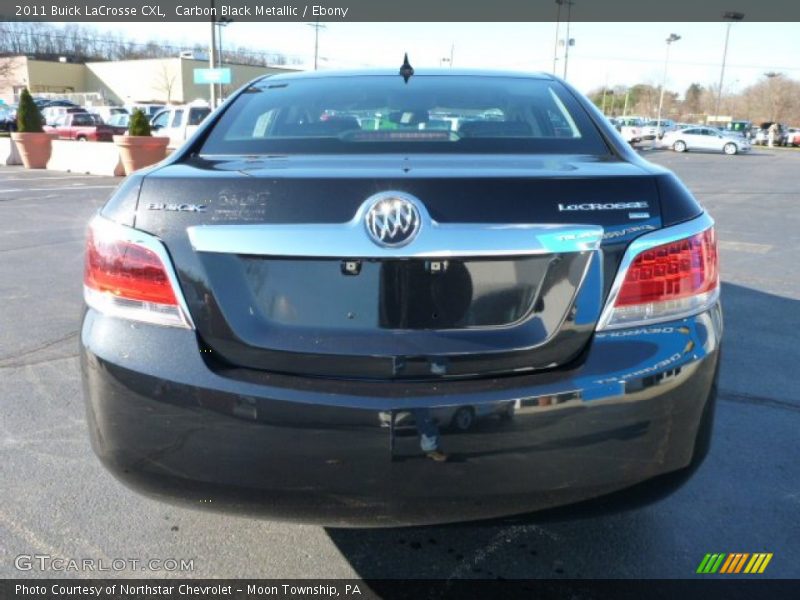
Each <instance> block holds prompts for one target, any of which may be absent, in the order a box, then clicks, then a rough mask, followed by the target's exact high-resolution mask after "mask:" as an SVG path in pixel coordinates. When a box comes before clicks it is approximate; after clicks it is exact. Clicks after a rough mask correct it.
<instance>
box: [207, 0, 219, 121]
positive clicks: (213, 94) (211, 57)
mask: <svg viewBox="0 0 800 600" xmlns="http://www.w3.org/2000/svg"><path fill="white" fill-rule="evenodd" d="M215 12H216V11H215V10H214V0H211V43H210V44H209V46H208V67H209V68H210V69H214V68H216V66H217V61H216V58H215V55H216V53H217V40H216V35H217V19H216V17H215V16H214V14H215ZM209 87H210V88H211V89H210V94H209V96H210V99H211V108H212V110H213V109H214V108H216V107H217V86H216V84H214V83H210V84H209Z"/></svg>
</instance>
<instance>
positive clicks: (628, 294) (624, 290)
mask: <svg viewBox="0 0 800 600" xmlns="http://www.w3.org/2000/svg"><path fill="white" fill-rule="evenodd" d="M718 283H719V271H718V263H717V240H716V237H715V235H714V228H713V227H712V228H710V229H707V230H706V231H704V232H702V233H698V234H697V235H693V236H691V237H688V238H685V239H682V240H678V241H676V242H672V243H669V244H663V245H661V246H656V247H655V248H651V249H649V250H645V251H644V252H641V253H640V254H639V255H637V256H636V258H635V259H634V260H633V262H632V263H631V265H630V267H629V268H628V272H627V274H626V276H625V281H624V282H623V284H622V287H621V288H620V291H619V295H618V296H617V299H616V302H615V303H614V306H631V305H635V304H647V303H653V302H666V301H669V300H680V299H681V298H688V297H690V296H695V295H698V294H704V293H706V292H710V291H712V290H714V289H715V288H716V287H717V285H718Z"/></svg>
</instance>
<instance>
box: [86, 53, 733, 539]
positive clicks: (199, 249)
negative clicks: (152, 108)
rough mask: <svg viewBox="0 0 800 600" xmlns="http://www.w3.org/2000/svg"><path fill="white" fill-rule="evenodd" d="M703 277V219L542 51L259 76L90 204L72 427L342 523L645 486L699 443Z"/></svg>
mask: <svg viewBox="0 0 800 600" xmlns="http://www.w3.org/2000/svg"><path fill="white" fill-rule="evenodd" d="M431 114H436V115H444V114H446V115H448V118H447V119H442V118H437V119H435V121H436V124H435V125H436V126H435V128H429V127H428V125H429V123H430V122H431ZM353 115H358V117H355V116H353ZM444 123H447V125H444ZM719 289H720V287H719V275H718V269H717V250H716V236H715V233H714V222H713V220H712V219H711V217H710V216H709V215H708V214H707V213H706V212H705V211H704V210H703V208H702V207H701V206H700V205H699V204H698V202H697V201H696V200H695V199H694V197H693V196H692V194H691V193H690V192H689V191H688V190H687V189H686V187H685V186H684V185H683V184H682V183H681V182H680V181H679V180H678V178H677V177H676V176H675V175H673V174H672V173H671V172H670V171H668V170H666V169H664V168H661V167H658V166H655V165H653V164H650V163H648V162H646V161H645V160H643V159H642V158H641V157H640V156H639V155H637V153H636V152H635V151H634V150H632V149H631V148H630V146H629V145H628V144H627V143H626V142H625V140H624V139H622V137H621V136H620V134H619V133H618V132H617V131H616V130H615V129H614V127H613V126H612V125H611V124H610V123H609V122H608V121H607V120H606V119H605V118H604V117H603V115H602V114H601V113H600V112H599V111H598V110H597V109H596V108H595V107H594V106H593V105H592V104H591V102H590V101H588V100H587V99H586V98H585V97H584V96H582V95H581V94H580V93H578V92H577V91H576V90H575V89H574V88H572V87H571V86H569V85H568V84H566V83H564V82H563V81H561V80H559V79H556V78H554V77H552V76H550V75H546V74H533V75H520V74H505V73H495V72H473V71H459V70H456V69H452V70H451V69H447V70H442V71H437V70H434V71H429V72H428V71H424V70H422V69H419V70H418V72H417V73H416V74H414V73H413V72H412V70H411V69H410V67H409V66H408V65H407V64H406V65H404V68H402V69H401V71H400V73H399V74H398V72H397V71H396V70H391V71H389V70H387V71H378V72H372V71H368V72H309V73H297V74H285V75H273V76H266V77H263V78H261V79H258V80H256V81H254V82H252V83H250V84H248V85H246V86H245V87H244V88H243V89H241V90H240V91H239V92H238V93H237V94H235V95H234V97H233V98H232V99H230V100H229V101H228V102H226V103H225V104H224V105H223V107H222V108H220V109H219V110H217V111H215V112H214V113H212V114H211V115H210V116H209V117H208V118H207V119H206V120H205V121H204V122H203V124H202V125H201V126H200V128H199V129H198V131H197V132H196V133H195V134H194V135H193V136H192V137H191V138H190V139H189V140H187V142H186V143H185V144H184V145H182V146H181V147H180V148H178V149H177V150H176V151H175V152H174V153H172V154H171V155H170V156H169V157H168V158H167V159H166V160H165V161H164V162H162V163H160V164H159V165H157V166H155V167H152V168H150V169H149V170H145V171H140V172H137V173H135V174H134V175H132V176H131V177H129V178H128V179H127V180H126V181H125V182H124V183H123V184H122V185H121V186H120V187H119V189H118V190H117V191H116V192H115V193H114V194H113V196H112V197H111V198H110V199H109V201H108V202H107V203H106V205H105V206H104V207H103V208H102V209H101V210H100V211H99V214H97V215H96V216H95V218H94V219H93V220H92V221H91V224H90V227H89V233H88V240H87V250H86V267H85V275H84V297H85V301H86V304H87V308H86V311H85V314H84V318H83V324H82V330H81V365H82V374H83V383H84V389H85V395H86V404H87V412H88V421H89V431H90V434H91V439H92V444H93V447H94V450H95V452H96V453H97V455H98V456H99V458H100V460H101V461H102V462H103V463H104V464H105V465H106V467H108V468H109V469H110V470H111V471H112V472H113V473H114V474H115V475H116V476H117V477H118V478H120V479H121V480H122V481H123V482H125V483H127V484H128V485H130V486H132V487H133V488H135V489H137V490H140V491H142V492H144V493H147V494H149V495H152V496H154V497H157V498H162V499H168V500H170V501H174V502H182V503H185V504H188V505H190V506H195V507H199V508H211V509H219V510H229V511H237V512H242V513H249V514H258V515H265V516H268V517H270V518H286V519H297V520H304V521H315V522H321V523H327V524H331V525H337V526H341V525H372V526H375V525H380V526H386V525H398V524H400V525H403V524H421V523H435V522H444V521H461V520H467V519H478V518H484V517H494V516H499V515H509V514H516V513H523V512H529V511H534V510H539V509H544V508H548V507H552V506H557V505H564V504H569V503H574V502H577V501H580V500H585V499H589V498H595V497H598V496H601V495H604V494H607V493H610V492H614V491H618V490H622V489H625V488H628V487H629V486H633V485H634V484H638V483H640V482H644V481H647V480H654V481H651V482H650V485H651V486H653V485H657V486H658V488H659V490H661V489H662V484H663V483H664V482H669V486H673V485H677V483H679V482H680V481H682V480H683V479H685V477H686V475H687V474H689V473H691V472H692V470H693V469H694V468H695V467H696V466H697V465H698V464H699V463H700V462H701V461H702V459H703V457H704V456H705V453H706V450H707V448H708V443H709V435H710V431H711V423H712V418H713V412H714V403H715V393H716V392H715V390H716V380H717V371H718V369H717V367H718V364H719V353H720V341H721V335H722V317H721V312H720V306H719V302H718V298H719ZM461 407H468V408H469V411H471V413H472V414H471V416H472V417H473V418H474V417H482V416H485V417H486V418H481V419H480V420H479V421H477V422H474V423H470V426H469V427H465V426H463V425H464V423H463V422H460V421H459V420H458V419H456V415H457V414H458V413H459V408H461ZM464 414H465V412H464V411H461V415H462V416H463V415H464ZM406 415H407V416H406ZM398 422H400V423H401V424H402V425H403V427H402V428H399V427H398ZM411 423H413V425H414V429H413V430H411V432H410V434H409V430H408V426H409V425H410V424H411ZM400 429H402V431H400ZM459 429H461V430H463V431H458V430H459ZM666 474H671V475H669V476H667V475H666ZM661 475H664V477H658V476H661ZM654 478H655V479H654ZM651 489H652V488H651ZM664 489H666V488H664Z"/></svg>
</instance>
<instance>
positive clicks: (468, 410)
mask: <svg viewBox="0 0 800 600" xmlns="http://www.w3.org/2000/svg"><path fill="white" fill-rule="evenodd" d="M474 424H475V411H474V410H473V409H472V407H471V406H462V407H461V408H459V409H458V410H457V411H456V414H454V415H453V418H452V420H451V421H450V426H451V427H452V428H453V429H455V430H456V431H469V430H470V429H472V426H473V425H474Z"/></svg>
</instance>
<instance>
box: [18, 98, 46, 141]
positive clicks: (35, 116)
mask: <svg viewBox="0 0 800 600" xmlns="http://www.w3.org/2000/svg"><path fill="white" fill-rule="evenodd" d="M43 123H44V119H42V113H40V112H39V107H38V106H36V103H35V102H34V101H33V97H32V96H31V94H30V92H29V91H28V88H25V89H24V90H22V93H21V94H20V96H19V107H18V108H17V131H19V132H20V133H42V131H44V129H43V127H42V124H43Z"/></svg>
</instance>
